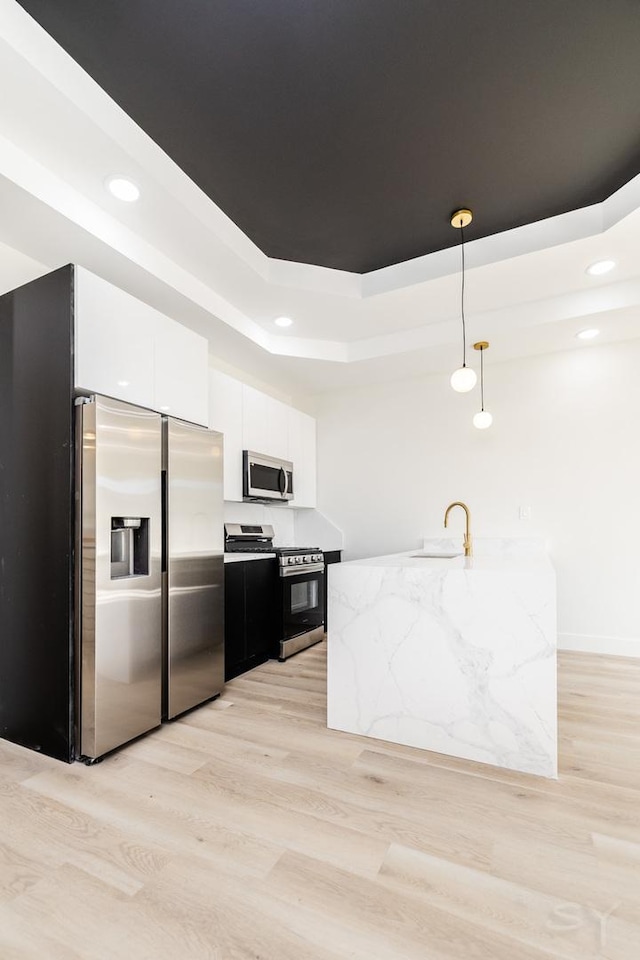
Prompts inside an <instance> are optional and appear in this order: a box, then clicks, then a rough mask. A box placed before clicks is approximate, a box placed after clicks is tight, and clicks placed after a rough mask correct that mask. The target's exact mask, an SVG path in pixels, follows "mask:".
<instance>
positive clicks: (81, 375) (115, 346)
mask: <svg viewBox="0 0 640 960" xmlns="http://www.w3.org/2000/svg"><path fill="white" fill-rule="evenodd" d="M75 274H76V281H75V307H74V314H75V370H76V387H78V388H79V389H81V390H87V391H90V392H91V393H103V394H105V395H106V396H107V397H115V398H116V399H118V400H128V401H129V402H130V403H136V404H139V405H140V406H141V407H153V403H154V379H155V378H154V370H155V361H154V345H153V331H154V320H155V314H156V311H155V310H152V309H151V308H150V307H148V306H147V305H146V304H144V303H141V302H140V301H139V300H136V299H135V298H133V297H129V296H128V295H127V294H125V293H124V292H123V291H122V290H119V289H118V288H117V287H114V286H113V284H111V283H107V281H106V280H102V279H101V278H100V277H96V276H95V275H94V274H92V273H89V271H88V270H83V269H82V268H81V267H76V271H75Z"/></svg>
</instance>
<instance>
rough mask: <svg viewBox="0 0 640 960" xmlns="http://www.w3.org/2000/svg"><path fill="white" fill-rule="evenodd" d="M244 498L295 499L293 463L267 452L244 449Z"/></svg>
mask: <svg viewBox="0 0 640 960" xmlns="http://www.w3.org/2000/svg"><path fill="white" fill-rule="evenodd" d="M242 462H243V471H242V499H243V500H259V501H264V500H276V501H277V500H280V501H286V500H293V464H292V463H291V462H290V461H289V460H278V459H276V458H275V457H268V456H266V454H262V453H254V452H253V451H252V450H243V451H242Z"/></svg>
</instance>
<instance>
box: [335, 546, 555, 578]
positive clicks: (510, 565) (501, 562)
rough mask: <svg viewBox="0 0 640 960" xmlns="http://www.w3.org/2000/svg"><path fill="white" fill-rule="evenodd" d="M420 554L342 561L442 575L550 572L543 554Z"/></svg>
mask: <svg viewBox="0 0 640 960" xmlns="http://www.w3.org/2000/svg"><path fill="white" fill-rule="evenodd" d="M422 552H423V551H421V550H407V551H405V552H404V553H390V554H388V555H387V556H383V557H363V558H362V559H361V560H346V561H343V566H346V567H351V566H355V567H387V568H398V567H400V568H402V569H405V570H422V571H424V572H425V573H434V572H438V573H442V572H443V571H457V570H462V571H477V572H480V573H491V572H496V573H501V574H508V573H509V572H510V571H513V572H514V573H515V572H517V573H522V572H523V571H525V570H527V569H529V570H531V571H534V570H541V569H543V568H546V569H548V570H552V569H553V567H552V566H551V561H550V560H549V558H548V557H547V555H546V554H544V553H540V554H528V553H523V554H509V555H507V556H501V555H494V556H479V557H476V556H474V557H465V556H464V555H463V554H461V555H460V556H457V557H445V556H440V557H431V556H430V557H425V556H416V554H420V553H422Z"/></svg>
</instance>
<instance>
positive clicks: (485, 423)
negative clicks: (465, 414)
mask: <svg viewBox="0 0 640 960" xmlns="http://www.w3.org/2000/svg"><path fill="white" fill-rule="evenodd" d="M473 349H474V350H479V351H480V411H479V413H476V414H475V416H474V418H473V425H474V427H477V428H478V430H486V429H487V427H490V426H491V424H492V423H493V417H492V416H491V414H490V413H489V411H488V410H485V408H484V352H485V350H488V349H489V344H488V343H487V341H486V340H479V341H478V343H474V345H473Z"/></svg>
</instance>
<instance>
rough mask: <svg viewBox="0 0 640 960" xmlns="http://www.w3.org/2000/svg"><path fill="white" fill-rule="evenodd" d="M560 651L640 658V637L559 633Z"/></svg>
mask: <svg viewBox="0 0 640 960" xmlns="http://www.w3.org/2000/svg"><path fill="white" fill-rule="evenodd" d="M558 650H578V651H581V652H582V653H605V654H607V655H608V656H611V657H640V637H638V638H634V637H592V636H589V635H588V634H584V633H559V634H558Z"/></svg>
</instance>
